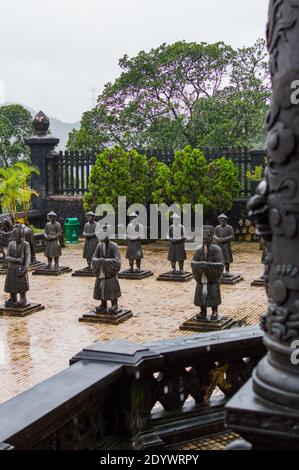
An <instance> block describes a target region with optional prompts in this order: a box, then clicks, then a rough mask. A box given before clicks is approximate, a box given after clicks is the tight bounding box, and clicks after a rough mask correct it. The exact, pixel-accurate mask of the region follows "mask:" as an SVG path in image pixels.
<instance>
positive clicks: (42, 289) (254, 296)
mask: <svg viewBox="0 0 299 470" xmlns="http://www.w3.org/2000/svg"><path fill="white" fill-rule="evenodd" d="M82 249H83V245H82V243H80V244H78V245H75V246H68V247H66V248H65V249H64V251H63V256H62V259H61V264H63V265H68V266H70V267H71V268H72V269H79V268H81V267H84V260H83V259H82ZM144 251H145V260H144V263H143V266H144V268H147V269H151V270H152V271H153V272H154V273H155V277H151V278H148V279H145V280H142V281H129V280H121V281H120V282H121V288H122V294H123V296H122V298H121V300H120V306H121V307H129V308H131V309H132V311H133V315H134V316H133V318H132V319H130V320H129V321H127V322H125V323H123V324H120V325H118V326H112V325H111V326H110V325H100V324H87V323H79V321H78V319H79V317H80V316H81V315H82V314H83V313H88V312H89V311H91V310H92V309H93V308H94V306H95V305H96V303H95V301H94V300H93V284H94V279H93V278H79V277H72V276H71V275H70V274H66V275H64V276H61V277H57V278H53V277H43V276H32V274H31V273H30V274H29V276H30V287H31V290H30V293H29V296H28V297H29V300H30V301H31V302H37V303H39V302H42V303H43V304H44V305H45V310H44V311H41V312H39V313H35V314H33V315H31V316H28V317H25V318H11V317H0V376H1V380H0V402H3V401H5V400H7V399H8V398H11V397H12V396H14V395H15V394H17V393H20V392H22V391H24V390H26V389H28V388H29V387H31V386H33V385H35V384H37V383H39V382H41V381H42V380H44V379H46V378H48V377H50V376H52V375H53V374H55V373H57V372H59V371H61V370H62V369H64V368H66V367H68V362H69V359H70V358H71V357H72V356H73V355H74V354H76V353H77V352H79V351H80V350H81V349H82V348H83V347H85V346H87V345H88V344H91V343H93V342H94V341H106V340H110V339H118V338H125V339H128V340H130V341H133V342H145V341H149V340H159V339H164V338H170V337H175V336H183V335H184V336H186V335H188V334H190V335H192V332H190V333H188V332H182V331H180V330H179V326H180V324H181V323H182V322H183V321H184V320H186V319H187V318H189V317H190V316H192V314H194V313H195V312H196V308H195V307H194V305H193V296H194V290H195V281H193V280H192V281H191V282H189V283H186V284H177V283H164V282H157V281H156V276H157V275H159V274H161V273H163V272H165V271H168V270H169V263H168V262H167V251H166V247H163V246H160V245H148V246H146V247H145V250H144ZM121 252H122V256H123V258H124V249H123V248H122V249H121ZM234 253H235V263H234V265H233V271H234V272H240V273H242V274H243V275H244V281H243V282H242V283H240V284H238V285H236V286H222V297H223V306H222V308H221V313H224V314H225V315H229V316H234V317H236V318H238V319H243V320H245V322H246V323H247V324H256V323H258V322H259V316H260V315H261V314H262V313H263V312H264V311H265V308H266V295H265V292H264V289H263V288H259V287H251V285H250V284H251V281H252V280H253V279H255V278H256V277H259V275H260V274H261V271H262V266H261V263H260V258H261V254H260V252H259V250H258V245H257V244H246V243H243V244H235V246H234ZM189 258H190V257H189ZM39 259H40V260H43V255H42V254H40V255H39ZM125 266H127V263H126V260H125V259H123V267H125ZM186 268H187V269H188V270H189V269H190V260H189V261H188V262H187V263H186ZM4 281H5V276H1V277H0V292H1V294H0V301H1V302H2V301H3V300H4V299H5V298H6V294H4V293H3V286H4Z"/></svg>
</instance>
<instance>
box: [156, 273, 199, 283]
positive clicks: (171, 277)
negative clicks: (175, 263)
mask: <svg viewBox="0 0 299 470" xmlns="http://www.w3.org/2000/svg"><path fill="white" fill-rule="evenodd" d="M191 279H193V275H192V273H183V274H180V273H179V272H176V273H174V272H173V271H169V272H168V273H164V274H160V276H159V277H157V281H166V282H188V281H191Z"/></svg>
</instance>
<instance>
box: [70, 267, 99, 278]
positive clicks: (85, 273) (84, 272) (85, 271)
mask: <svg viewBox="0 0 299 470" xmlns="http://www.w3.org/2000/svg"><path fill="white" fill-rule="evenodd" d="M72 276H73V277H95V275H94V274H93V272H92V270H91V269H90V268H88V267H86V268H82V269H78V270H77V271H75V272H73V274H72Z"/></svg>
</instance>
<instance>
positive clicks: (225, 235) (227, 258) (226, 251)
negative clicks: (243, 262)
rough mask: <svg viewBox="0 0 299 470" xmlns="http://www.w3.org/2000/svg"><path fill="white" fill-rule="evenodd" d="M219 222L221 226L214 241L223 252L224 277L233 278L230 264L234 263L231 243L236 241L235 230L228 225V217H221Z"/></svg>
mask: <svg viewBox="0 0 299 470" xmlns="http://www.w3.org/2000/svg"><path fill="white" fill-rule="evenodd" d="M218 220H219V225H218V226H217V227H216V228H215V235H214V241H215V243H216V244H217V245H218V246H220V248H221V250H222V254H223V258H224V265H225V274H224V277H232V274H230V264H231V263H232V262H233V253H232V247H231V242H232V241H233V240H234V239H235V234H234V229H233V227H232V226H231V225H228V223H227V221H228V217H227V216H226V215H225V214H221V215H219V217H218Z"/></svg>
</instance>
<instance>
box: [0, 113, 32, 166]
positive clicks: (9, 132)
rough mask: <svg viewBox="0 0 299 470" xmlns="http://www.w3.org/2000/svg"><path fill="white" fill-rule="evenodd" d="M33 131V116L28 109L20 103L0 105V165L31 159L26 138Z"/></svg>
mask: <svg viewBox="0 0 299 470" xmlns="http://www.w3.org/2000/svg"><path fill="white" fill-rule="evenodd" d="M32 133H33V127H32V117H31V114H30V112H29V111H27V109H25V108H24V107H23V106H21V105H19V104H11V105H6V106H1V107H0V166H2V167H8V166H10V165H12V164H14V163H16V162H18V161H19V160H23V161H28V160H29V159H30V151H29V148H28V147H27V146H26V145H25V143H24V139H25V138H27V137H29V136H30V135H32Z"/></svg>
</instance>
